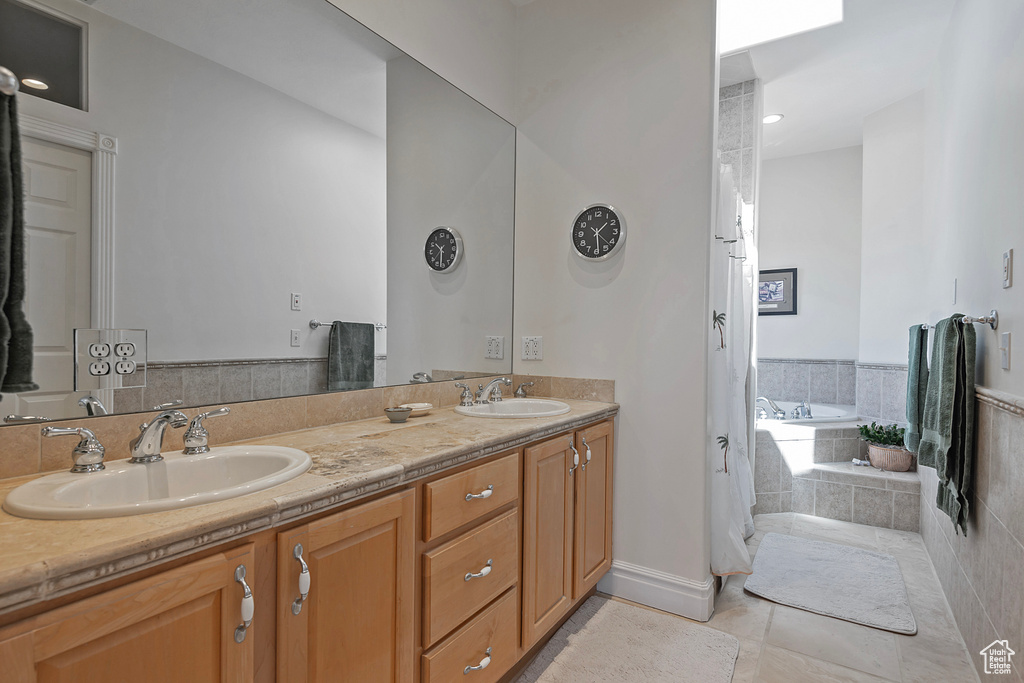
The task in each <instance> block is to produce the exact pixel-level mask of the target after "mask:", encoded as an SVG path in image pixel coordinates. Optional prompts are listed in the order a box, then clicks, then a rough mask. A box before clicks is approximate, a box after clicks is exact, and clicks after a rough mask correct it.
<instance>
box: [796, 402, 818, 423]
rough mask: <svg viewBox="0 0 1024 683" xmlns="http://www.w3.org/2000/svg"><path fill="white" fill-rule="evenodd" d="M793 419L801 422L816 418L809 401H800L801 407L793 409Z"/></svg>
mask: <svg viewBox="0 0 1024 683" xmlns="http://www.w3.org/2000/svg"><path fill="white" fill-rule="evenodd" d="M793 417H795V418H797V419H800V420H810V419H811V418H812V417H814V416H813V415H811V405H810V404H809V403H808V402H807V401H800V405H798V406H797V407H796V408H794V409H793Z"/></svg>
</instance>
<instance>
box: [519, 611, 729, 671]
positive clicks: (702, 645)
mask: <svg viewBox="0 0 1024 683" xmlns="http://www.w3.org/2000/svg"><path fill="white" fill-rule="evenodd" d="M739 651H740V641H738V640H736V638H734V637H732V636H730V635H729V634H727V633H721V632H719V631H715V630H714V629H710V628H707V627H705V626H697V625H696V624H692V623H690V622H688V621H685V620H684V619H679V618H677V617H672V616H669V615H667V614H662V613H661V612H655V611H653V610H649V609H644V608H642V607H636V606H635V605H628V604H626V603H622V602H618V601H615V600H609V599H607V598H601V597H597V596H594V597H592V598H590V599H589V600H587V601H586V602H585V603H583V605H582V606H581V607H580V608H579V610H577V611H576V613H575V614H574V615H572V616H571V617H570V618H569V621H567V622H565V624H564V625H563V626H562V628H560V629H558V631H557V632H556V633H555V635H554V636H553V637H552V638H551V640H550V641H548V644H547V645H545V646H544V648H543V649H542V650H541V651H540V654H538V655H537V657H536V658H535V659H534V660H533V662H531V663H530V666H529V667H527V669H526V670H525V671H524V672H523V673H522V675H520V676H519V678H517V679H516V683H625V682H627V681H637V682H639V681H643V682H644V683H657V682H659V681H664V682H666V683H668V682H669V681H672V683H691V682H692V683H729V681H731V680H732V673H733V668H734V667H735V665H736V657H737V656H738V655H739Z"/></svg>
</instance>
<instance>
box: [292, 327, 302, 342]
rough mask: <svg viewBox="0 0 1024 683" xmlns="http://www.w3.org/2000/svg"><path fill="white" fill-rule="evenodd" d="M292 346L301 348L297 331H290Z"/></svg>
mask: <svg viewBox="0 0 1024 683" xmlns="http://www.w3.org/2000/svg"><path fill="white" fill-rule="evenodd" d="M292 346H302V341H301V340H300V339H299V331H298V330H292Z"/></svg>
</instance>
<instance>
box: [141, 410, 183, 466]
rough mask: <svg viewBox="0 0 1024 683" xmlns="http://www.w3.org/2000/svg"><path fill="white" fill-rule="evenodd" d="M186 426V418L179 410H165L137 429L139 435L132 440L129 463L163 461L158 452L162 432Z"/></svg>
mask: <svg viewBox="0 0 1024 683" xmlns="http://www.w3.org/2000/svg"><path fill="white" fill-rule="evenodd" d="M186 424H188V418H187V417H186V416H185V413H183V412H181V411H180V410H165V411H164V412H162V413H160V414H159V415H157V416H156V417H154V418H153V419H152V420H150V421H149V422H143V423H142V426H141V427H139V435H138V436H137V437H135V438H134V439H132V442H131V444H130V445H131V449H132V457H131V460H130V461H129V462H134V463H147V462H159V461H160V460H163V459H164V458H163V456H162V455H160V450H161V449H162V448H163V445H164V430H165V429H167V426H168V425H170V426H171V427H175V428H180V427H184V426H185V425H186Z"/></svg>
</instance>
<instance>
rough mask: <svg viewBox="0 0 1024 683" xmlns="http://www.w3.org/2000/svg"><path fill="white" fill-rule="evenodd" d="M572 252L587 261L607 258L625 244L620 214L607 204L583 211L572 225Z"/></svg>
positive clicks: (593, 205)
mask: <svg viewBox="0 0 1024 683" xmlns="http://www.w3.org/2000/svg"><path fill="white" fill-rule="evenodd" d="M570 237H571V239H572V246H573V250H574V251H575V252H576V254H577V255H578V256H580V257H582V258H584V259H587V260H588V261H600V260H603V259H606V258H609V257H610V256H611V255H612V254H614V253H615V252H616V251H618V250H619V249H620V248H621V247H622V245H623V244H625V242H626V223H625V221H624V220H623V219H622V214H620V213H619V211H618V210H617V209H616V208H615V207H613V206H609V205H607V204H592V205H590V206H588V207H587V208H585V209H583V211H581V212H580V214H579V215H578V216H576V221H575V222H574V223H573V224H572V234H571V235H570Z"/></svg>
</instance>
